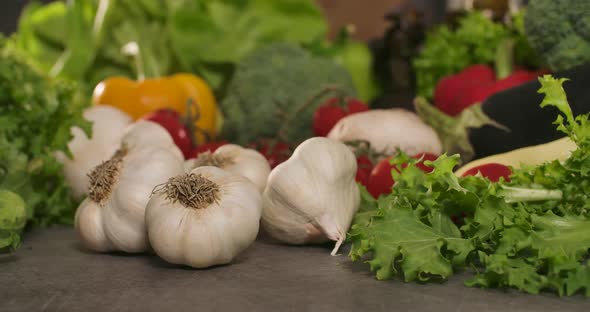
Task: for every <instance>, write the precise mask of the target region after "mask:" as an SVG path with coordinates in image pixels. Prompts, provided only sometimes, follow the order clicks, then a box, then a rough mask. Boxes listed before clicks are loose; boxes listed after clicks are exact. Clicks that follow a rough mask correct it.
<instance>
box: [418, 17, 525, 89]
mask: <svg viewBox="0 0 590 312" xmlns="http://www.w3.org/2000/svg"><path fill="white" fill-rule="evenodd" d="M522 37H523V35H522V34H521V33H520V32H519V31H518V29H515V28H513V27H512V26H507V25H505V24H501V23H496V22H494V21H492V20H491V19H490V18H488V17H486V16H485V15H484V14H483V13H481V12H479V11H473V12H470V13H468V14H467V15H466V16H464V17H462V18H461V19H460V20H459V25H458V27H457V29H455V30H453V29H451V28H450V27H449V26H448V25H442V26H439V27H438V28H436V29H434V30H433V31H431V32H429V33H428V34H427V36H426V41H425V43H424V47H423V48H422V50H421V51H420V53H419V54H418V56H417V57H416V58H415V59H414V61H413V66H414V71H415V73H416V84H417V94H418V95H419V96H422V97H425V98H426V99H430V98H432V95H433V93H434V88H435V86H436V84H437V82H438V81H439V80H440V79H441V78H443V77H445V76H448V75H452V74H455V73H458V72H460V71H461V70H462V69H464V68H465V67H467V66H469V65H471V64H491V63H492V62H493V61H494V58H495V54H496V47H498V46H499V45H500V43H501V42H503V41H506V40H509V39H512V40H515V41H517V42H518V45H517V48H519V50H518V51H522V49H523V42H524V41H523V40H522ZM525 43H526V42H525ZM520 53H522V52H520ZM530 58H531V57H530V55H529V56H528V57H523V55H522V54H521V55H520V56H519V58H518V60H523V59H524V60H526V59H530Z"/></svg>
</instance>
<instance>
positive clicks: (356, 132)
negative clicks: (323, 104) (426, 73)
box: [327, 108, 442, 155]
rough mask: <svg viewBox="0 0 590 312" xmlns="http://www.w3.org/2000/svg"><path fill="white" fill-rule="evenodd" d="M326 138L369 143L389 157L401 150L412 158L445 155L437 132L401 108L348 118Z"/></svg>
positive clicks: (371, 111) (342, 120) (378, 110)
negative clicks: (424, 155)
mask: <svg viewBox="0 0 590 312" xmlns="http://www.w3.org/2000/svg"><path fill="white" fill-rule="evenodd" d="M327 137H328V138H331V139H335V140H339V141H341V142H348V141H357V140H361V141H368V142H369V143H370V144H371V148H373V149H375V150H377V151H378V152H382V153H385V154H387V155H393V154H396V153H397V150H398V149H400V150H402V151H403V152H405V153H406V154H409V155H416V154H421V153H430V154H433V155H440V154H441V153H442V143H441V141H440V139H439V138H438V135H437V134H436V132H435V131H434V129H432V127H430V126H429V125H427V124H426V123H425V122H424V121H422V119H420V117H419V116H418V115H417V114H416V113H414V112H411V111H408V110H406V109H402V108H390V109H372V110H369V111H366V112H360V113H356V114H351V115H348V116H346V117H344V118H342V119H340V120H339V121H338V122H337V123H336V125H334V128H332V130H330V132H329V133H328V135H327Z"/></svg>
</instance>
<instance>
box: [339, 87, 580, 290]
mask: <svg viewBox="0 0 590 312" xmlns="http://www.w3.org/2000/svg"><path fill="white" fill-rule="evenodd" d="M539 81H540V82H541V85H542V87H541V88H540V89H539V92H540V93H543V94H544V95H545V98H544V100H543V102H542V104H541V106H548V105H550V106H555V107H556V108H557V109H559V111H561V112H562V113H563V115H564V116H565V118H564V117H563V116H562V115H560V116H559V117H558V118H557V120H556V122H555V123H556V125H557V127H558V129H560V130H561V131H563V132H565V133H566V134H567V135H568V136H569V137H570V138H571V139H572V140H573V141H574V142H576V144H577V146H578V148H577V150H575V151H574V152H573V153H572V155H571V157H570V158H569V159H568V160H567V161H565V162H564V163H560V162H558V161H552V162H548V163H545V164H543V165H540V166H537V167H525V168H521V169H518V170H515V171H514V174H513V175H512V176H511V181H510V182H506V181H503V180H501V181H500V182H499V183H492V182H490V181H489V180H487V179H485V178H483V177H481V176H470V177H463V178H458V177H456V176H455V175H454V174H453V171H452V170H453V168H454V167H455V165H456V164H457V162H458V156H457V155H454V156H446V155H442V156H441V157H439V158H438V159H437V160H435V161H433V162H425V164H426V165H428V166H432V167H434V170H433V171H432V173H424V172H423V171H422V170H420V169H418V168H417V167H416V162H417V160H415V159H412V158H410V157H408V156H407V155H404V154H403V153H402V154H400V155H399V156H398V157H396V158H395V159H393V160H392V163H393V164H394V165H395V166H396V167H397V168H398V170H399V171H400V172H398V171H396V170H392V175H393V178H394V180H395V181H396V184H395V186H394V187H393V189H392V193H391V194H390V195H387V196H382V197H380V198H379V199H378V200H374V199H371V198H370V196H369V195H367V194H365V195H364V196H363V201H362V208H361V210H360V212H359V213H358V214H357V215H356V217H355V219H354V221H353V225H352V227H351V230H350V232H349V240H350V241H351V242H352V243H353V246H352V249H351V253H350V256H351V258H352V259H353V260H359V259H366V260H368V262H369V264H370V267H371V269H372V270H376V272H377V273H376V274H377V278H378V279H386V278H392V277H395V276H399V277H403V278H404V280H406V281H411V280H415V279H419V280H421V281H427V280H429V279H431V278H433V277H435V278H437V279H440V278H442V279H445V278H448V277H449V276H450V275H452V273H453V271H454V270H455V269H460V268H467V267H473V268H474V269H475V270H476V275H475V277H473V278H472V279H470V280H468V281H467V282H466V285H468V286H479V287H513V288H517V289H519V290H521V291H525V292H528V293H535V294H536V293H539V292H541V291H545V290H550V291H555V292H557V293H558V294H559V295H573V294H575V293H577V292H584V293H585V295H586V296H590V274H589V273H590V264H589V263H588V262H587V261H588V258H589V257H590V252H589V250H590V209H589V207H590V179H589V175H590V122H589V121H588V118H589V115H579V116H577V117H574V116H573V115H572V112H571V109H570V107H569V105H568V102H567V98H566V95H565V92H564V90H563V87H562V84H563V83H564V82H565V81H566V79H555V78H553V77H551V76H544V77H542V78H540V79H539ZM403 163H409V164H408V165H407V167H405V168H404V167H402V164H403ZM461 213H464V214H466V215H468V217H467V218H465V220H464V222H465V223H464V225H463V226H461V227H460V228H457V227H456V226H455V225H454V224H453V223H452V222H451V217H452V216H458V215H459V214H461ZM412 239H414V240H416V239H417V240H419V241H420V242H421V244H423V245H422V246H423V247H424V248H415V246H413V245H412V244H410V243H409V242H412ZM424 259H428V261H427V262H423V261H421V260H424Z"/></svg>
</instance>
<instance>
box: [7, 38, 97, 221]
mask: <svg viewBox="0 0 590 312" xmlns="http://www.w3.org/2000/svg"><path fill="white" fill-rule="evenodd" d="M13 44H14V43H13V42H12V41H7V40H6V39H3V38H0V189H4V190H7V191H11V192H13V193H16V194H18V195H19V196H20V197H21V198H22V199H23V200H24V201H25V207H26V217H27V218H26V219H27V222H31V223H32V224H38V225H47V224H53V223H72V221H73V216H74V210H75V207H76V205H77V202H76V201H74V200H73V199H72V197H71V196H70V191H69V188H68V187H67V184H66V183H65V178H64V176H63V173H62V165H61V164H60V163H58V162H57V160H56V158H55V157H54V156H55V152H57V151H63V152H65V153H66V154H67V155H69V154H70V153H69V150H68V147H67V144H68V142H69V141H70V140H71V138H72V134H71V132H70V129H71V128H72V127H74V126H76V127H80V128H81V129H83V130H85V131H86V132H87V133H90V123H89V122H88V121H86V120H85V119H84V118H83V116H82V111H83V109H84V108H85V107H87V105H88V104H89V103H88V100H87V99H86V98H85V97H84V96H83V95H82V94H81V90H80V89H79V88H78V87H77V86H76V85H74V84H71V83H68V82H64V81H60V80H54V79H50V78H49V77H47V76H46V75H44V74H41V73H40V72H38V71H37V70H36V69H35V68H34V67H33V66H31V65H30V64H28V62H27V61H26V59H25V58H23V57H22V56H21V55H19V54H17V52H16V51H15V49H14V45H13Z"/></svg>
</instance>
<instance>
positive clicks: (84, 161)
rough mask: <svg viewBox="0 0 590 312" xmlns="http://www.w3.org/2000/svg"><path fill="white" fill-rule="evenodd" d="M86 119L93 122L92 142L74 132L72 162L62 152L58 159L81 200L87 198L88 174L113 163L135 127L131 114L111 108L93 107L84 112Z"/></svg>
mask: <svg viewBox="0 0 590 312" xmlns="http://www.w3.org/2000/svg"><path fill="white" fill-rule="evenodd" d="M83 116H84V118H85V119H86V120H88V121H90V122H92V134H91V137H90V138H89V137H88V136H87V135H86V133H84V131H83V130H82V129H80V128H78V127H73V128H72V129H71V132H72V135H73V138H72V140H71V141H70V142H69V143H68V148H69V149H70V151H71V153H72V158H69V157H68V156H66V155H65V154H64V153H63V152H58V153H57V155H56V158H57V160H58V161H59V162H61V163H62V164H63V173H64V176H65V178H66V182H67V183H68V185H69V186H70V189H71V193H72V196H73V197H74V198H76V199H81V198H82V197H84V196H85V195H87V190H88V187H89V178H88V172H90V171H91V170H92V169H93V168H94V167H96V166H98V165H99V164H100V163H101V162H102V161H105V160H107V159H109V158H110V157H111V156H112V155H113V154H114V153H115V151H116V150H117V149H118V148H119V145H120V144H121V138H122V137H123V134H124V133H125V129H126V128H127V127H128V126H129V125H130V124H131V123H132V121H133V120H132V118H131V116H129V115H128V114H127V113H125V112H123V111H121V110H119V109H117V108H115V107H112V106H108V105H98V106H92V107H89V108H87V109H86V110H84V114H83Z"/></svg>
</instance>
